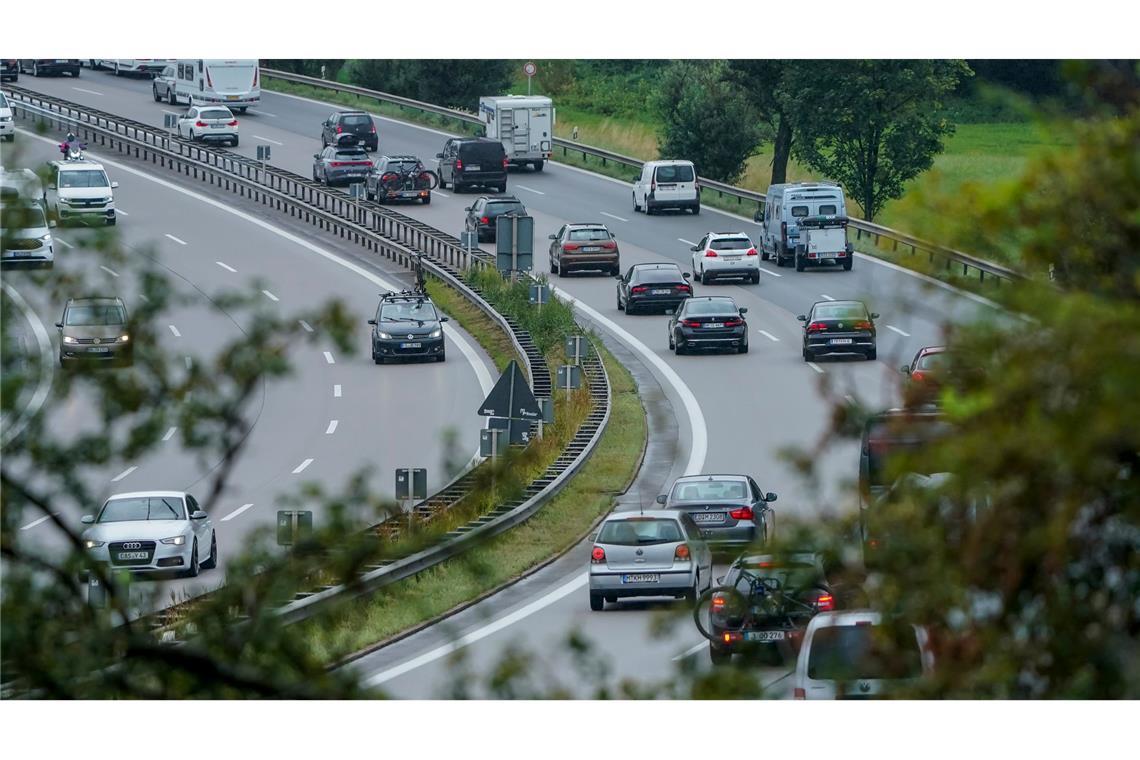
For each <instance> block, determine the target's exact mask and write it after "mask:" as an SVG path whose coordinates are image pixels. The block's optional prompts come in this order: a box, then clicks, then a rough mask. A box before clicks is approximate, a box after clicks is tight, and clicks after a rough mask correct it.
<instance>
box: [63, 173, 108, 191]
mask: <svg viewBox="0 0 1140 760" xmlns="http://www.w3.org/2000/svg"><path fill="white" fill-rule="evenodd" d="M59 186H60V187H110V186H111V183H110V182H108V181H107V175H106V174H105V173H104V172H103V170H102V169H95V170H91V169H88V170H85V171H62V172H60V173H59Z"/></svg>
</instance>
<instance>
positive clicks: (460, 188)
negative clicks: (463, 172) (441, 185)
mask: <svg viewBox="0 0 1140 760" xmlns="http://www.w3.org/2000/svg"><path fill="white" fill-rule="evenodd" d="M451 189H452V192H454V193H455V194H456V195H459V194H460V193H462V192H463V185H461V184H459V180H455V181H454V182H452V183H451Z"/></svg>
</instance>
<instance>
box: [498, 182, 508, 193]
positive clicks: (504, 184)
mask: <svg viewBox="0 0 1140 760" xmlns="http://www.w3.org/2000/svg"><path fill="white" fill-rule="evenodd" d="M499 192H500V193H505V192H507V183H506V182H504V183H503V184H501V185H499Z"/></svg>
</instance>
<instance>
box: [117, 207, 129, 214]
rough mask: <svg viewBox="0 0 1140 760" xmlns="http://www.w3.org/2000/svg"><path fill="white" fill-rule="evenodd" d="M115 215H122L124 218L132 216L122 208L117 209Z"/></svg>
mask: <svg viewBox="0 0 1140 760" xmlns="http://www.w3.org/2000/svg"><path fill="white" fill-rule="evenodd" d="M115 213H116V214H122V215H123V216H130V214H128V213H127V212H126V211H123V210H122V209H121V208H116V209H115Z"/></svg>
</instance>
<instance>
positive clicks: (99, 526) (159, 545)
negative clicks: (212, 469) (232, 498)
mask: <svg viewBox="0 0 1140 760" xmlns="http://www.w3.org/2000/svg"><path fill="white" fill-rule="evenodd" d="M83 523H84V524H85V525H90V526H91V527H89V528H87V529H86V530H85V531H84V532H83V544H84V546H86V547H87V551H89V552H90V553H91V556H92V558H94V559H95V560H96V561H99V562H106V563H107V564H108V565H110V567H111V568H113V569H126V570H131V571H138V572H169V571H180V572H182V573H183V574H184V575H187V576H189V577H195V576H197V575H198V571H199V569H202V568H206V569H208V568H212V567H216V566H217V564H218V539H217V536H216V535H215V533H214V526H213V525H212V524H211V523H210V518H209V517H208V516H207V515H206V513H205V512H204V511H202V508H201V507H200V506H199V505H198V502H197V501H196V500H195V499H194V497H193V496H191V495H190V494H188V493H186V492H184V491H145V492H138V493H120V494H115V495H114V496H112V497H111V498H109V499H107V501H106V503H105V504H103V508H102V509H100V510H99V513H98V514H96V515H86V516H85V517H84V518H83Z"/></svg>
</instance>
